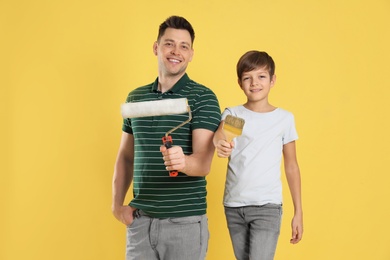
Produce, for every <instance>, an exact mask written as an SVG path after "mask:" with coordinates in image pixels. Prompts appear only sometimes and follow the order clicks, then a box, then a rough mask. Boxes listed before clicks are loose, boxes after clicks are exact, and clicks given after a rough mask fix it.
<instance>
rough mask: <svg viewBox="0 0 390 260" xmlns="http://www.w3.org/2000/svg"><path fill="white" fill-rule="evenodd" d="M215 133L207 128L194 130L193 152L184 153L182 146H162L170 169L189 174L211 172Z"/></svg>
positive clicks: (201, 174)
mask: <svg viewBox="0 0 390 260" xmlns="http://www.w3.org/2000/svg"><path fill="white" fill-rule="evenodd" d="M213 136H214V133H213V132H212V131H210V130H207V129H195V130H194V131H193V132H192V154H190V155H184V153H183V149H182V148H181V147H180V146H173V147H172V148H170V149H167V148H165V147H164V146H161V147H160V151H161V152H162V154H163V159H164V162H165V166H166V168H167V170H168V171H172V170H177V171H180V172H183V173H185V174H187V175H188V176H206V175H208V174H209V172H210V168H211V161H212V160H213V155H214V145H213Z"/></svg>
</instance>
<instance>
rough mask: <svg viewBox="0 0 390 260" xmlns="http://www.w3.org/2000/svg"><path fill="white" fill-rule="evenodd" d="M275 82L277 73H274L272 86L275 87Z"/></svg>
mask: <svg viewBox="0 0 390 260" xmlns="http://www.w3.org/2000/svg"><path fill="white" fill-rule="evenodd" d="M275 82H276V75H275V74H274V75H273V76H272V77H271V87H273V86H274V85H275Z"/></svg>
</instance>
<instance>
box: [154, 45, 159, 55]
mask: <svg viewBox="0 0 390 260" xmlns="http://www.w3.org/2000/svg"><path fill="white" fill-rule="evenodd" d="M157 47H158V43H157V42H154V43H153V53H154V55H156V56H157Z"/></svg>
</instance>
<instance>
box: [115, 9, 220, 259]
mask: <svg viewBox="0 0 390 260" xmlns="http://www.w3.org/2000/svg"><path fill="white" fill-rule="evenodd" d="M194 37H195V33H194V30H193V28H192V26H191V24H190V23H189V22H188V21H187V20H186V19H184V18H183V17H178V16H172V17H169V18H168V19H166V20H165V21H164V22H163V23H162V24H161V25H160V27H159V33H158V37H157V41H156V42H155V43H154V45H153V52H154V54H155V55H156V56H157V60H158V78H157V79H156V80H155V81H154V83H152V84H149V85H146V86H143V87H140V88H137V89H135V90H133V91H132V92H130V94H129V95H128V97H127V102H140V101H152V100H161V99H174V98H183V97H185V98H187V100H188V104H189V106H190V108H191V111H192V116H193V118H192V120H191V122H189V123H187V124H186V125H184V126H183V127H180V128H179V129H177V130H175V131H174V132H173V133H172V137H173V142H174V146H172V148H170V149H167V148H166V147H165V146H163V145H162V140H161V138H162V137H163V136H164V134H165V133H166V132H167V131H168V130H169V129H172V128H174V127H175V126H177V125H178V124H179V123H180V122H184V121H185V120H186V118H188V115H185V114H181V115H169V116H155V117H153V116H152V117H144V118H133V119H125V120H124V123H123V126H122V130H123V133H122V139H121V143H120V147H119V152H118V156H117V161H116V164H115V171H114V177H113V204H112V211H113V214H114V216H115V217H116V218H117V219H118V220H119V221H121V222H122V223H123V224H125V225H127V227H128V228H127V246H126V247H127V248H126V259H127V260H130V259H148V260H153V259H169V260H173V259H189V260H192V259H194V260H195V259H196V260H198V259H204V258H205V255H206V251H207V244H208V238H209V233H208V226H207V217H206V193H207V192H206V180H205V176H206V175H207V174H208V173H209V171H210V166H211V161H212V157H213V154H214V146H213V142H212V139H213V135H214V132H215V131H216V129H217V128H218V125H219V122H220V116H221V115H220V108H219V104H218V100H217V98H216V96H215V94H214V93H213V92H212V91H211V90H210V89H208V88H206V87H205V86H203V85H200V84H198V83H196V82H194V81H192V80H191V79H190V78H189V77H188V75H187V74H186V68H187V65H188V63H189V62H190V61H191V60H192V57H193V54H194V50H193V42H194ZM172 170H175V171H178V172H179V175H178V176H177V177H170V176H169V173H168V171H172ZM132 182H133V197H134V198H133V199H132V200H131V202H130V204H129V205H123V204H124V199H125V196H126V193H127V191H128V188H129V186H130V184H131V183H132Z"/></svg>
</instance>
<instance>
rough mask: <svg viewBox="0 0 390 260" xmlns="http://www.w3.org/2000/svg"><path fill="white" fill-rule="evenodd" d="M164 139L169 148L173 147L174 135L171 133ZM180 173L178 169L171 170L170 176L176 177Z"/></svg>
mask: <svg viewBox="0 0 390 260" xmlns="http://www.w3.org/2000/svg"><path fill="white" fill-rule="evenodd" d="M162 141H163V144H164V146H165V147H166V148H167V149H169V148H171V147H172V143H173V141H172V136H170V135H167V136H164V137H163V138H162ZM178 174H179V172H178V171H169V176H171V177H176V176H177V175H178Z"/></svg>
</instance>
